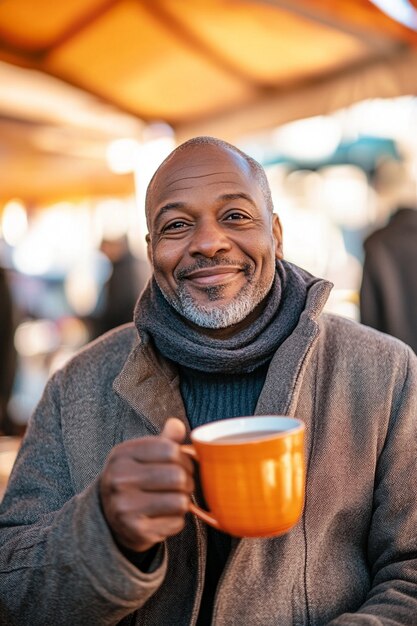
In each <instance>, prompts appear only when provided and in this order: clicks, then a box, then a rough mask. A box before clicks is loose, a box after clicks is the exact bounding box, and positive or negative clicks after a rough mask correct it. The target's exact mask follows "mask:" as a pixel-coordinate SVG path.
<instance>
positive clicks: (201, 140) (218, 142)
mask: <svg viewBox="0 0 417 626" xmlns="http://www.w3.org/2000/svg"><path fill="white" fill-rule="evenodd" d="M203 146H209V147H214V148H218V149H219V150H226V151H229V152H232V153H234V154H236V155H238V156H239V157H240V158H241V159H243V161H245V162H246V164H247V166H248V168H249V171H250V173H251V174H252V176H253V178H254V180H256V182H257V184H258V186H259V188H260V190H261V192H262V195H263V197H264V200H265V205H266V207H267V208H268V211H270V213H273V210H274V206H273V202H272V197H271V189H270V187H269V183H268V179H267V177H266V174H265V170H264V169H263V167H262V165H260V164H259V163H258V162H257V161H256V160H255V159H253V158H252V157H250V156H249V155H247V154H246V153H245V152H243V151H242V150H239V148H236V146H233V145H232V144H230V143H228V142H227V141H223V140H222V139H217V138H216V137H205V136H201V137H193V138H192V139H189V140H188V141H185V142H184V143H182V144H181V145H179V146H178V147H177V148H175V150H173V151H172V152H171V153H170V154H169V155H168V156H167V157H166V159H165V160H164V161H162V163H161V165H160V166H159V167H158V169H157V170H156V172H155V173H154V175H153V176H152V178H151V181H150V183H149V185H148V189H147V192H146V199H145V212H146V216H147V218H148V216H149V210H150V208H151V206H152V204H153V194H154V191H155V189H157V188H158V179H159V177H160V176H162V175H163V171H164V169H165V166H166V165H168V164H169V163H170V162H171V161H172V160H173V159H175V157H176V156H177V155H178V154H179V153H182V152H184V151H185V150H192V149H194V148H200V147H203Z"/></svg>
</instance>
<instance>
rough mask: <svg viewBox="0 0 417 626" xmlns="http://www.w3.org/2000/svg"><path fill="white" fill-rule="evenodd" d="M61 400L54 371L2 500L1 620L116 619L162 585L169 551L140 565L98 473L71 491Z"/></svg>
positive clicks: (93, 621)
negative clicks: (117, 536)
mask: <svg viewBox="0 0 417 626" xmlns="http://www.w3.org/2000/svg"><path fill="white" fill-rule="evenodd" d="M59 407H60V399H59V393H58V385H56V384H55V383H54V379H52V381H51V382H50V383H49V384H48V385H47V388H46V391H45V394H44V396H43V399H42V400H41V402H40V404H39V406H38V408H37V410H36V412H35V414H34V416H33V418H32V420H31V423H30V426H29V429H28V432H27V435H26V437H25V440H24V443H23V445H22V449H21V451H20V454H19V456H18V459H17V462H16V465H15V468H14V470H13V472H12V476H11V479H10V484H9V488H8V491H7V493H6V496H5V498H4V500H3V503H2V505H1V507H0V529H1V530H0V581H1V584H0V623H9V621H10V622H11V623H25V624H29V623H30V624H31V625H34V626H35V625H37V624H39V625H41V624H42V625H44V624H47V623H50V624H58V623H59V624H64V625H65V624H71V625H74V624H80V625H81V624H82V625H84V624H86V623H91V624H97V623H100V624H103V625H104V624H109V625H110V624H116V623H117V622H119V621H120V620H121V619H122V618H123V617H124V616H126V615H128V614H130V613H132V612H133V611H135V610H136V609H138V608H140V607H141V606H143V604H144V603H145V602H146V601H147V600H148V598H149V597H150V596H151V595H152V594H153V593H154V592H155V591H156V590H157V589H158V588H159V586H160V585H161V583H162V581H163V579H164V575H165V570H166V557H165V555H164V550H160V551H158V554H157V558H156V561H154V563H153V564H152V566H151V567H150V568H149V570H148V572H143V571H141V570H140V569H139V568H137V567H136V566H135V565H134V564H133V563H132V562H131V561H130V560H129V559H127V558H126V557H125V556H124V555H123V553H122V551H121V550H119V549H118V547H117V545H116V542H115V540H114V536H113V533H112V532H111V531H110V528H109V525H108V523H107V522H106V520H105V517H104V515H103V512H102V506H101V501H100V495H99V479H96V480H94V481H93V482H92V483H91V484H90V485H89V486H88V487H87V488H86V489H85V490H84V491H82V492H81V493H78V494H77V493H75V490H74V488H73V485H72V480H71V474H70V468H69V467H68V464H67V461H66V454H65V448H64V446H63V441H62V436H61V427H60V408H59ZM80 436H82V434H80ZM150 439H156V438H150ZM158 439H159V438H158ZM138 441H140V440H138ZM122 445H124V444H122ZM113 456H114V455H113ZM111 465H114V463H112V464H111ZM133 544H134V541H133V543H132V545H133Z"/></svg>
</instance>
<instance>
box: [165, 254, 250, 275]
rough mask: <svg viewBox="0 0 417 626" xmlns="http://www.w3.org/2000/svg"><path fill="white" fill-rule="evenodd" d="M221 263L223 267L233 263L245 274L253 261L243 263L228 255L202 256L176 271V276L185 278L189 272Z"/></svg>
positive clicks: (248, 271)
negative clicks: (208, 257) (209, 257)
mask: <svg viewBox="0 0 417 626" xmlns="http://www.w3.org/2000/svg"><path fill="white" fill-rule="evenodd" d="M218 265H221V266H222V267H224V266H226V265H233V267H240V268H241V269H242V271H243V272H244V274H245V275H247V274H249V273H250V271H251V269H252V267H253V265H254V264H253V263H248V262H246V263H242V261H236V260H234V259H229V258H227V257H213V258H212V259H206V258H204V257H201V258H199V259H196V261H195V263H193V264H192V265H188V266H187V267H183V268H181V269H179V270H178V271H176V272H175V278H176V279H177V280H184V279H185V278H187V276H188V275H189V274H191V273H192V272H195V271H196V270H201V269H207V268H212V267H217V266H218Z"/></svg>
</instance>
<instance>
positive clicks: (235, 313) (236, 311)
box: [159, 275, 274, 329]
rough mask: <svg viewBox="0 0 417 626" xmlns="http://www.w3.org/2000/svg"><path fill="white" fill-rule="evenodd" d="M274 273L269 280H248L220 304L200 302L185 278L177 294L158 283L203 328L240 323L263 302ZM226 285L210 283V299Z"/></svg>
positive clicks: (179, 310) (169, 299)
mask: <svg viewBox="0 0 417 626" xmlns="http://www.w3.org/2000/svg"><path fill="white" fill-rule="evenodd" d="M273 281H274V275H272V277H271V280H270V281H269V282H268V283H267V282H257V281H255V282H252V281H250V280H248V282H247V284H246V285H244V287H242V289H241V290H240V291H239V293H238V294H236V296H235V297H234V298H233V300H232V301H231V302H228V303H227V304H221V305H220V304H219V306H217V307H216V306H204V305H198V304H196V302H195V301H194V299H193V298H192V296H191V295H190V293H189V292H188V291H187V287H186V285H185V283H184V281H180V283H179V287H178V290H177V293H176V297H175V298H174V297H172V296H168V294H166V293H165V292H164V290H163V288H162V287H161V285H159V288H160V290H161V292H162V294H163V296H164V298H165V300H167V302H169V304H170V305H171V306H172V307H173V308H174V309H175V310H176V311H177V313H179V314H180V315H182V316H183V317H185V318H186V319H187V320H189V321H190V322H192V323H193V324H196V325H197V326H201V327H202V328H212V329H218V328H227V327H228V326H233V325H234V324H238V323H239V322H241V321H242V320H244V319H245V317H247V316H248V315H249V313H252V311H253V310H254V309H255V308H256V307H257V306H258V304H260V303H261V302H262V300H263V299H264V298H265V297H266V295H267V294H268V293H269V291H270V289H271V287H272V283H273ZM223 291H224V287H223V286H222V285H216V286H215V287H207V288H206V289H205V292H206V294H207V296H208V299H209V300H210V301H211V302H215V301H216V300H219V299H220V298H221V297H222V293H223Z"/></svg>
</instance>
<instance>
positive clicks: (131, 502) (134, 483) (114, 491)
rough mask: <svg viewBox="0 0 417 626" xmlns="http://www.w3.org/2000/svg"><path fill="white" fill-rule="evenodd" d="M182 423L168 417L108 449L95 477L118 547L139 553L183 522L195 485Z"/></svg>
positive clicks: (176, 531)
mask: <svg viewBox="0 0 417 626" xmlns="http://www.w3.org/2000/svg"><path fill="white" fill-rule="evenodd" d="M184 437H185V426H184V424H183V423H182V422H181V421H180V420H178V419H176V418H169V419H168V420H167V422H166V424H165V426H164V429H163V431H162V433H161V435H160V436H157V437H143V438H141V439H132V440H130V441H125V442H124V443H121V444H119V445H117V446H115V447H114V448H113V450H112V451H111V453H110V455H109V458H108V460H107V463H106V465H105V467H104V469H103V472H102V474H101V477H100V496H101V503H102V507H103V511H104V516H105V518H106V520H107V523H108V525H109V526H110V528H111V530H112V532H113V534H114V536H115V539H116V541H117V542H118V543H120V544H121V545H122V546H124V547H126V548H129V549H130V550H135V551H136V552H144V551H146V550H148V549H149V548H151V547H152V546H154V545H155V544H156V543H159V542H161V541H163V540H164V539H166V538H167V537H169V536H171V535H175V534H177V533H178V532H180V530H182V528H183V527H184V524H185V514H186V513H187V511H188V506H189V502H190V495H191V493H192V491H193V489H194V480H193V464H192V461H191V460H190V459H189V457H187V456H186V455H185V454H184V453H183V452H181V447H180V443H181V442H182V441H184Z"/></svg>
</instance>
